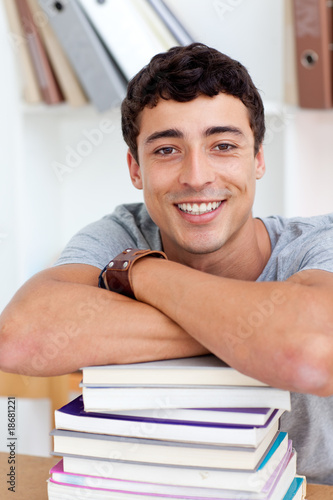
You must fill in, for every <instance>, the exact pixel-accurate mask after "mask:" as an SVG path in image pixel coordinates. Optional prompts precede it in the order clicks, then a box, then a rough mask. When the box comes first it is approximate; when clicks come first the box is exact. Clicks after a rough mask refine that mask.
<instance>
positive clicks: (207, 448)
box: [51, 428, 276, 470]
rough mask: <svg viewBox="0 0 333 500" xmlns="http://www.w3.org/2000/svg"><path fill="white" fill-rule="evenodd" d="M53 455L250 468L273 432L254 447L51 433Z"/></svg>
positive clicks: (56, 430) (274, 433)
mask: <svg viewBox="0 0 333 500" xmlns="http://www.w3.org/2000/svg"><path fill="white" fill-rule="evenodd" d="M51 435H52V436H53V439H54V452H55V453H56V454H57V453H58V454H61V455H64V454H66V453H67V454H72V455H81V456H86V457H96V458H104V459H105V458H112V457H114V458H116V459H118V460H126V461H132V462H146V463H160V464H169V465H183V466H191V467H215V468H219V469H225V468H229V469H230V468H231V469H232V468H238V469H247V470H249V469H250V470H251V469H254V468H255V467H256V466H257V465H258V463H259V461H260V460H261V459H262V457H263V455H264V454H265V452H266V451H267V449H268V448H269V446H270V445H271V444H272V441H273V439H274V437H275V435H276V429H275V428H272V429H271V430H270V431H269V432H268V433H267V435H266V436H265V438H264V439H263V440H262V441H261V443H260V444H259V446H258V447H256V448H253V447H240V446H238V447H236V446H234V447H233V446H218V445H212V444H209V445H207V444H201V443H180V442H177V441H161V440H155V439H143V438H134V437H118V436H113V435H110V436H107V435H105V434H92V433H84V432H73V431H63V430H58V429H55V430H53V431H52V432H51Z"/></svg>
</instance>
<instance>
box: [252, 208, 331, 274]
mask: <svg viewBox="0 0 333 500" xmlns="http://www.w3.org/2000/svg"><path fill="white" fill-rule="evenodd" d="M261 220H262V221H263V223H264V224H265V227H266V229H267V231H268V234H269V237H270V240H271V247H272V252H271V257H270V259H269V261H268V263H267V265H266V267H265V269H264V271H263V273H262V275H261V276H260V277H259V280H265V281H266V280H285V279H287V278H288V277H290V276H291V275H292V274H295V273H297V272H299V271H301V270H305V269H321V270H325V271H326V270H327V271H331V272H333V213H331V214H325V215H321V216H313V217H293V218H286V217H281V216H271V217H266V218H263V219H261Z"/></svg>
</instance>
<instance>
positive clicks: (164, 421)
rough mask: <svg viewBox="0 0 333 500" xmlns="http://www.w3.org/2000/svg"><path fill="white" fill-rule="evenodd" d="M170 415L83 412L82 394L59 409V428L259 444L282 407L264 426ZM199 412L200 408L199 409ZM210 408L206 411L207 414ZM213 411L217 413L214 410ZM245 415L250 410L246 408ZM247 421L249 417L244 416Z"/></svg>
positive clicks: (272, 427) (276, 423)
mask: <svg viewBox="0 0 333 500" xmlns="http://www.w3.org/2000/svg"><path fill="white" fill-rule="evenodd" d="M172 411H173V410H169V411H168V417H169V418H162V417H154V411H153V410H152V411H151V416H147V415H148V414H149V413H148V414H147V412H146V416H142V415H140V414H135V412H132V414H128V412H126V413H125V414H122V413H121V412H116V413H95V412H86V411H84V406H83V400H82V396H79V397H78V398H76V399H74V400H73V401H71V402H70V403H68V404H67V405H65V406H64V407H62V408H60V409H59V410H56V412H55V424H56V428H57V429H63V430H71V431H79V432H90V433H97V434H112V435H117V436H128V437H138V438H146V439H147V438H148V439H160V440H167V441H183V442H199V443H207V444H209V443H211V444H220V445H230V446H248V447H257V446H259V444H260V443H261V442H262V440H263V439H264V438H265V437H266V436H267V435H268V434H269V433H271V434H272V435H274V434H275V433H276V432H277V431H278V428H279V419H280V416H281V415H282V413H283V410H272V411H271V412H270V416H269V417H268V419H267V420H266V422H265V424H264V425H257V426H255V425H239V424H231V423H217V422H209V421H208V422H207V421H191V420H180V419H172V418H171V416H172ZM198 411H200V410H198ZM207 413H208V410H205V414H206V415H207ZM212 413H214V414H216V412H215V411H213V412H212ZM243 414H245V415H246V414H247V412H246V411H245V412H244V411H243ZM245 421H246V419H245Z"/></svg>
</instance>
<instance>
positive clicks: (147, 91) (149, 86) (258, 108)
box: [121, 43, 265, 161]
mask: <svg viewBox="0 0 333 500" xmlns="http://www.w3.org/2000/svg"><path fill="white" fill-rule="evenodd" d="M220 92H224V93H226V94H229V95H232V96H234V97H237V98H239V99H240V100H241V101H242V102H243V104H244V105H245V106H246V107H247V109H248V113H249V122H250V127H251V129H252V131H253V135H254V153H255V154H257V152H258V150H259V147H260V145H261V143H262V141H263V139H264V134H265V117H264V107H263V103H262V99H261V97H260V94H259V92H258V90H257V88H256V87H255V85H254V83H253V81H252V79H251V77H250V75H249V73H248V71H247V69H246V68H245V67H244V66H243V65H242V64H241V63H240V62H238V61H235V60H234V59H231V58H230V57H228V56H227V55H225V54H222V53H221V52H219V51H218V50H216V49H213V48H210V47H207V45H204V44H202V43H192V44H190V45H187V46H185V47H173V48H171V49H170V50H168V51H167V52H164V53H161V54H157V55H156V56H154V57H153V58H152V59H151V61H150V63H149V64H148V65H147V66H145V67H144V68H143V69H142V70H141V71H139V73H137V75H135V76H134V78H133V79H132V80H131V81H130V82H129V84H128V89H127V95H126V97H125V99H124V100H123V102H122V106H121V112H122V131H123V137H124V140H125V142H126V144H127V145H128V147H129V148H130V151H131V153H132V154H133V156H134V158H135V159H136V161H138V157H137V142H136V139H137V136H138V134H139V124H138V118H139V114H140V112H141V111H142V110H143V109H144V108H145V107H146V106H147V107H150V108H153V107H154V106H156V105H157V103H158V101H159V100H160V99H172V100H175V101H178V102H187V101H191V100H193V99H195V98H196V97H198V96H199V95H206V96H209V97H213V96H215V95H217V94H219V93H220Z"/></svg>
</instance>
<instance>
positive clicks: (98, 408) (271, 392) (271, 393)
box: [82, 386, 291, 413]
mask: <svg viewBox="0 0 333 500" xmlns="http://www.w3.org/2000/svg"><path fill="white" fill-rule="evenodd" d="M82 396H83V402H84V409H85V411H95V412H99V413H103V412H105V411H117V410H135V409H138V410H144V409H154V408H160V409H163V408H194V407H200V408H220V407H225V408H228V407H229V408H244V407H248V408H251V407H271V408H272V407H274V408H277V409H280V410H285V411H290V409H291V404H290V393H289V391H284V390H282V389H275V388H272V387H224V386H204V387H199V386H169V387H166V386H160V387H129V386H126V387H82Z"/></svg>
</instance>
